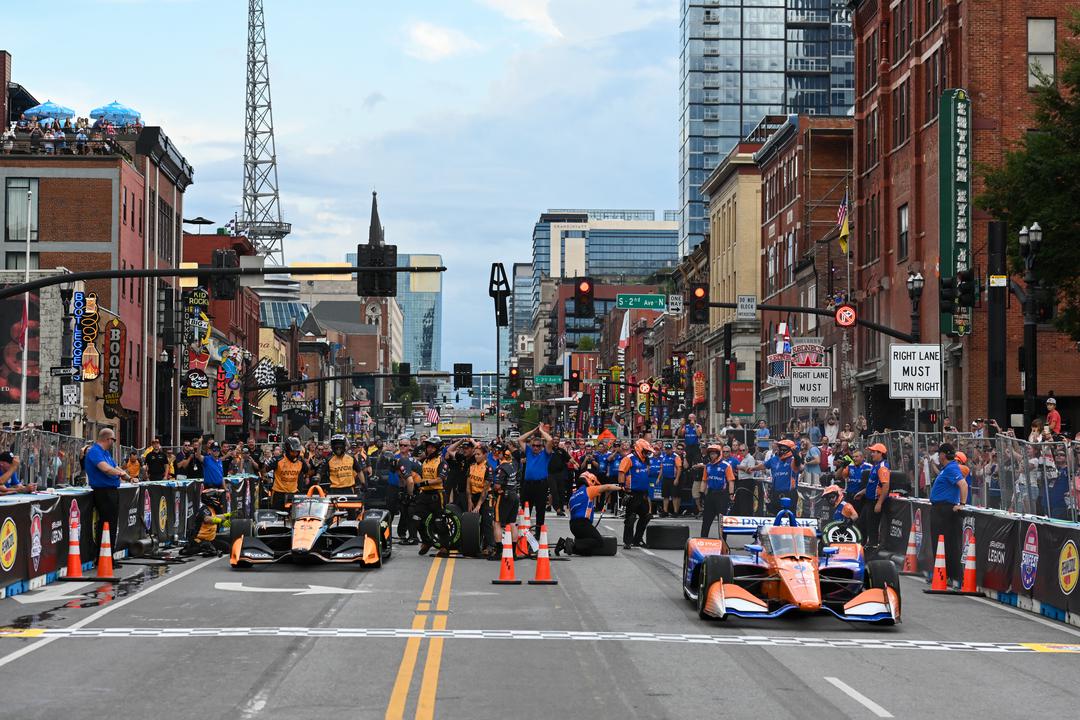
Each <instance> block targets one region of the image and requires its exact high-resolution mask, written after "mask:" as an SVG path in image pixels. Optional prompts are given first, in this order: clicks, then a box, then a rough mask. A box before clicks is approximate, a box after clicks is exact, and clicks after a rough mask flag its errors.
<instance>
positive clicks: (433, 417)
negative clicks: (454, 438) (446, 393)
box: [427, 405, 439, 425]
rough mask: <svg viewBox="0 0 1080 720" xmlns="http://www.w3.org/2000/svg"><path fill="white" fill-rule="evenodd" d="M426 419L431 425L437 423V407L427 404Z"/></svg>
mask: <svg viewBox="0 0 1080 720" xmlns="http://www.w3.org/2000/svg"><path fill="white" fill-rule="evenodd" d="M427 419H428V422H429V423H431V424H432V425H437V424H438V423H439V408H437V407H435V406H434V405H428V409H427Z"/></svg>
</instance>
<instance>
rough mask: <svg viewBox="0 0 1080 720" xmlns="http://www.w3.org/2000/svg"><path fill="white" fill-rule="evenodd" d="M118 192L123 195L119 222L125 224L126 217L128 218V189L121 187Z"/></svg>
mask: <svg viewBox="0 0 1080 720" xmlns="http://www.w3.org/2000/svg"><path fill="white" fill-rule="evenodd" d="M120 194H121V195H122V196H123V199H122V200H121V205H120V224H121V225H127V218H128V214H127V197H128V191H127V188H121V189H120Z"/></svg>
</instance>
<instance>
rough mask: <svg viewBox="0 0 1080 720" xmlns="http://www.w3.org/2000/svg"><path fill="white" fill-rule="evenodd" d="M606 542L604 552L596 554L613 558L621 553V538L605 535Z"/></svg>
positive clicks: (603, 537)
mask: <svg viewBox="0 0 1080 720" xmlns="http://www.w3.org/2000/svg"><path fill="white" fill-rule="evenodd" d="M602 539H603V541H604V548H603V552H599V553H596V554H597V555H600V556H602V557H612V556H614V555H615V554H616V553H617V552H619V538H617V537H615V536H614V535H603V536H602Z"/></svg>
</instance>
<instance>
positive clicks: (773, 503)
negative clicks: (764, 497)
mask: <svg viewBox="0 0 1080 720" xmlns="http://www.w3.org/2000/svg"><path fill="white" fill-rule="evenodd" d="M765 468H766V469H767V470H768V471H769V474H770V475H771V476H772V492H771V493H770V497H769V514H770V515H775V514H776V513H777V512H779V510H780V498H782V497H787V498H791V507H792V508H795V507H797V506H796V503H797V501H798V498H797V491H796V489H795V482H796V479H797V478H798V477H799V473H800V472H802V463H801V462H800V461H799V458H798V456H796V455H795V443H794V441H792V440H781V441H780V442H778V443H776V454H775V455H773V456H772V457H771V458H769V460H768V461H767V462H766V463H765Z"/></svg>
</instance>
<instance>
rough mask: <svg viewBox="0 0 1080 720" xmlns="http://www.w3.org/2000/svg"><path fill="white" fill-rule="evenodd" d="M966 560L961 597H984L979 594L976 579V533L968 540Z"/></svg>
mask: <svg viewBox="0 0 1080 720" xmlns="http://www.w3.org/2000/svg"><path fill="white" fill-rule="evenodd" d="M965 555H966V556H965V559H964V582H963V584H962V585H961V586H960V594H961V595H982V593H981V592H979V583H978V580H977V578H976V577H975V533H972V534H971V539H970V540H968V544H967V553H966V554H965Z"/></svg>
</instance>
